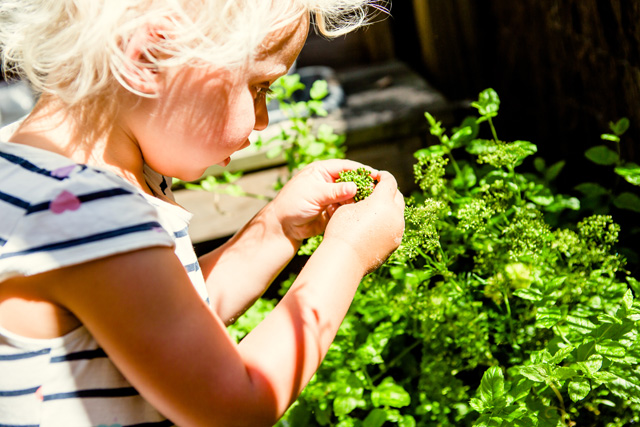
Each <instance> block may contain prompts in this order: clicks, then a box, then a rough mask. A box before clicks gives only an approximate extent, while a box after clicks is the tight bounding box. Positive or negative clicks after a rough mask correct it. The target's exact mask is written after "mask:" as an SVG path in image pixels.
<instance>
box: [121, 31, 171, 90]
mask: <svg viewBox="0 0 640 427" xmlns="http://www.w3.org/2000/svg"><path fill="white" fill-rule="evenodd" d="M162 38H163V36H162V32H161V30H160V29H158V28H154V27H152V26H145V27H141V28H138V30H137V31H136V32H135V33H134V34H133V37H131V39H130V40H129V43H127V45H126V47H125V49H124V56H125V58H126V60H127V61H126V62H125V64H126V65H125V70H124V72H123V73H122V78H123V79H124V81H125V82H126V83H127V85H129V86H130V88H131V89H133V90H134V91H136V92H137V93H138V94H140V95H149V96H153V95H155V94H157V93H158V90H159V89H160V85H161V83H162V75H161V73H160V69H159V67H158V65H157V62H156V59H158V58H157V57H156V56H155V55H154V46H156V45H157V42H158V40H160V39H162Z"/></svg>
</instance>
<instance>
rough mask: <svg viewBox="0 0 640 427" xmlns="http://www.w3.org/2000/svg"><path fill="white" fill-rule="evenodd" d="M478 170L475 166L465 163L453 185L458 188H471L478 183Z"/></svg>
mask: <svg viewBox="0 0 640 427" xmlns="http://www.w3.org/2000/svg"><path fill="white" fill-rule="evenodd" d="M476 182H477V178H476V172H475V169H474V168H473V167H471V166H470V165H469V164H467V163H465V164H463V165H462V168H461V170H460V174H459V175H456V177H455V178H454V179H453V182H452V183H453V185H454V187H456V188H471V187H473V186H474V185H476Z"/></svg>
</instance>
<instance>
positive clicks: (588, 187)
mask: <svg viewBox="0 0 640 427" xmlns="http://www.w3.org/2000/svg"><path fill="white" fill-rule="evenodd" d="M628 128H629V120H628V119H627V118H626V117H623V118H622V119H620V120H618V121H617V122H615V123H614V122H611V123H609V129H610V130H611V133H604V134H602V135H601V136H600V138H601V139H602V140H603V141H605V142H608V143H609V144H613V145H614V146H615V150H612V149H610V148H609V147H608V146H607V145H597V146H595V147H591V148H589V149H588V150H587V151H586V152H585V156H586V157H587V158H588V159H589V160H590V161H592V162H593V163H595V164H597V165H601V166H609V167H613V168H614V172H615V173H616V174H617V175H618V176H619V177H622V178H624V180H625V181H627V182H628V183H630V184H632V185H636V186H640V166H638V165H637V164H635V163H632V162H625V161H624V159H623V158H622V156H621V153H620V138H621V137H622V135H623V134H624V133H625V132H626V131H627V129H628ZM577 190H579V191H580V192H581V193H582V194H583V195H584V197H585V202H586V204H587V206H585V207H588V208H589V209H591V210H593V211H596V212H602V213H608V211H609V206H610V205H611V204H613V205H614V206H615V207H617V208H620V209H626V210H630V211H633V212H640V197H638V195H637V194H635V193H633V192H630V191H622V192H616V191H614V190H615V189H613V190H609V189H607V188H605V187H603V186H602V185H600V184H598V183H595V182H586V183H583V184H580V185H579V186H578V187H577Z"/></svg>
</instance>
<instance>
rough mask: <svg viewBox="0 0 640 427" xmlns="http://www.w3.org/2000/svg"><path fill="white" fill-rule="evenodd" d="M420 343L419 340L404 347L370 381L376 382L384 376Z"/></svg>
mask: <svg viewBox="0 0 640 427" xmlns="http://www.w3.org/2000/svg"><path fill="white" fill-rule="evenodd" d="M421 343H422V341H420V340H415V341H414V342H413V343H412V344H411V345H410V346H408V347H405V348H404V349H403V350H402V351H401V352H400V353H399V354H398V355H397V356H396V357H394V358H393V359H392V360H391V361H390V362H389V363H387V364H386V365H385V367H384V369H382V370H381V371H380V372H379V373H378V374H377V375H376V376H375V377H373V378H372V379H371V381H373V382H376V381H378V380H379V379H380V378H381V377H382V376H383V375H384V374H386V373H387V372H388V371H389V369H390V368H391V367H392V366H393V365H395V364H396V363H397V362H398V361H399V360H400V359H402V358H403V357H404V356H405V355H406V354H407V353H409V352H410V351H411V350H413V349H414V348H416V347H417V346H418V345H419V344H421Z"/></svg>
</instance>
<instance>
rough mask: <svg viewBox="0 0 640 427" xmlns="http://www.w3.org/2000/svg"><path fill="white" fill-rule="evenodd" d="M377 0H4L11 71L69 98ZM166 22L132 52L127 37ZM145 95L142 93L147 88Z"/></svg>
mask: <svg viewBox="0 0 640 427" xmlns="http://www.w3.org/2000/svg"><path fill="white" fill-rule="evenodd" d="M383 3H384V2H383V1H379V0H2V1H1V2H0V51H1V53H2V65H3V67H4V70H5V72H9V73H12V74H17V75H18V76H20V77H21V78H24V79H26V80H28V81H29V82H30V83H31V85H32V86H33V88H34V90H36V91H37V92H40V93H44V94H52V95H54V96H56V97H58V98H59V99H60V100H62V101H63V102H65V103H66V104H67V105H69V106H73V105H77V104H80V103H82V102H83V101H84V100H86V99H88V98H92V97H95V96H98V95H100V94H105V93H108V91H109V90H111V89H112V88H113V84H114V83H115V82H119V83H120V85H122V86H124V87H125V88H126V89H128V90H130V91H132V92H134V93H136V92H135V90H133V89H132V88H131V87H130V86H129V85H128V84H127V83H126V81H127V80H128V79H131V78H136V77H138V78H140V77H141V76H143V74H144V73H140V72H139V71H140V69H141V68H144V67H154V68H156V67H166V66H176V65H184V64H196V63H207V64H214V65H216V66H220V67H229V68H232V67H236V66H241V65H243V64H246V63H247V62H250V61H251V59H252V58H253V57H254V55H255V53H256V51H257V49H258V48H259V47H260V45H261V43H262V42H263V41H264V40H265V37H266V36H267V35H268V34H270V33H272V32H273V31H276V30H278V29H279V28H282V27H284V26H286V25H288V24H291V23H292V22H295V21H296V20H297V19H299V18H300V17H301V16H303V14H305V13H309V14H311V15H312V16H313V17H314V22H315V27H316V29H317V30H318V31H319V32H320V33H321V34H324V35H325V36H328V37H333V36H337V35H342V34H345V33H347V32H349V31H351V30H353V29H355V28H357V27H359V26H361V25H363V24H365V23H367V20H368V17H369V16H371V15H370V13H369V12H370V11H371V8H374V9H378V10H383V9H384V7H383ZM140 28H149V29H158V28H160V29H161V30H160V31H156V32H157V34H156V35H157V37H153V40H154V43H153V44H152V45H151V46H147V47H146V50H145V52H143V55H144V56H145V57H146V59H147V61H144V62H133V61H132V60H131V59H130V58H128V57H127V55H125V51H126V47H127V43H128V42H129V41H130V40H131V38H132V37H133V36H134V34H135V33H136V31H139V30H140ZM139 95H144V94H139Z"/></svg>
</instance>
